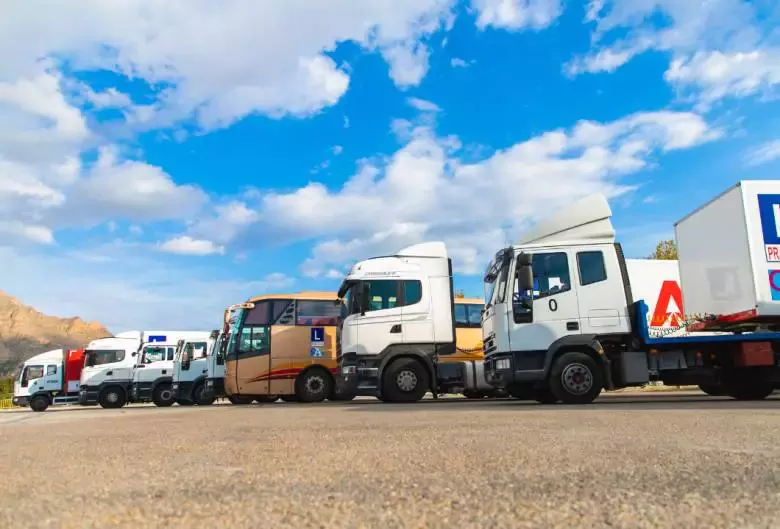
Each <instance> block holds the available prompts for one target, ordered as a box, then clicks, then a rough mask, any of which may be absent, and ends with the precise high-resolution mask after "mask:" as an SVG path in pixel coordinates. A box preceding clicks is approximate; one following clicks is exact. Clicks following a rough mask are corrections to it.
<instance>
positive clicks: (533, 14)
mask: <svg viewBox="0 0 780 529" xmlns="http://www.w3.org/2000/svg"><path fill="white" fill-rule="evenodd" d="M471 4H472V6H473V7H474V9H475V10H476V11H477V26H478V27H479V28H482V29H484V28H486V27H488V26H492V27H496V28H504V29H508V30H520V29H528V28H530V29H536V30H538V29H543V28H546V27H547V26H549V25H550V24H552V23H553V22H555V20H556V19H557V18H558V17H559V16H561V13H562V12H563V5H562V2H561V0H471Z"/></svg>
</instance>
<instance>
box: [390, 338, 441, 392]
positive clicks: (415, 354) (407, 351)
mask: <svg viewBox="0 0 780 529" xmlns="http://www.w3.org/2000/svg"><path fill="white" fill-rule="evenodd" d="M401 358H411V359H413V360H417V361H418V362H420V363H421V364H422V365H423V367H424V368H425V370H426V372H427V373H428V385H429V387H428V388H427V389H428V390H429V391H434V386H435V385H436V369H435V368H434V366H433V362H432V361H431V358H430V356H428V355H427V354H425V352H424V351H422V350H417V349H413V348H408V347H405V348H402V349H401V348H399V349H398V350H397V351H392V352H390V353H389V354H388V355H387V356H386V357H385V358H384V360H382V362H381V363H380V364H379V373H380V374H383V373H384V372H385V370H386V369H387V367H388V366H389V365H390V364H392V363H393V362H395V361H396V360H399V359H401ZM380 387H381V384H380Z"/></svg>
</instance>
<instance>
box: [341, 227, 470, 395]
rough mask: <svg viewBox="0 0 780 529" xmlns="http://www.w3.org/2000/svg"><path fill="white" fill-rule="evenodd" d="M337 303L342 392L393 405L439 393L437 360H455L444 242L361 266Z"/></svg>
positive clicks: (348, 278) (354, 269) (449, 272)
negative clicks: (340, 313)
mask: <svg viewBox="0 0 780 529" xmlns="http://www.w3.org/2000/svg"><path fill="white" fill-rule="evenodd" d="M338 295H339V298H340V299H341V300H342V303H343V308H344V310H343V315H344V317H343V318H342V320H341V323H340V327H339V329H338V333H337V359H338V373H339V376H338V380H337V385H338V387H339V391H343V392H345V393H351V394H356V395H372V396H376V397H378V398H379V399H381V400H383V401H388V402H408V401H417V400H420V399H421V398H422V397H423V396H424V395H425V393H426V392H428V391H432V392H433V393H434V395H436V394H438V389H439V388H438V381H439V376H438V372H437V364H438V359H439V358H440V357H446V356H452V355H454V354H455V352H456V345H455V343H456V342H455V308H454V307H455V306H454V294H453V285H452V262H451V261H450V259H449V257H448V256H447V250H446V247H445V246H444V243H441V242H430V243H424V244H419V245H415V246H410V247H408V248H404V249H403V250H400V251H399V252H398V253H397V254H395V255H390V256H383V257H376V258H373V259H367V260H365V261H360V262H359V263H357V264H355V265H354V266H353V267H352V269H351V270H350V272H349V274H348V275H347V276H346V278H345V279H344V281H343V283H342V285H341V287H340V289H339V293H338Z"/></svg>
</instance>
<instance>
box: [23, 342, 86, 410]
mask: <svg viewBox="0 0 780 529" xmlns="http://www.w3.org/2000/svg"><path fill="white" fill-rule="evenodd" d="M83 365H84V350H83V349H54V350H52V351H47V352H45V353H41V354H38V355H35V356H33V357H32V358H29V359H27V360H26V361H25V362H24V364H22V367H21V369H20V370H19V374H18V375H17V377H16V380H15V381H14V396H13V404H14V405H15V406H22V407H24V406H30V408H31V409H32V410H33V411H45V410H46V408H48V407H49V406H53V405H59V404H75V403H77V402H78V394H79V393H78V392H79V378H80V375H81V369H82V367H83Z"/></svg>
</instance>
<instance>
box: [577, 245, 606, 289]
mask: <svg viewBox="0 0 780 529" xmlns="http://www.w3.org/2000/svg"><path fill="white" fill-rule="evenodd" d="M577 269H578V271H579V274H580V285H582V286H585V285H592V284H593V283H599V282H601V281H606V279H607V269H606V267H605V266H604V254H603V253H602V252H601V251H588V252H577Z"/></svg>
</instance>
